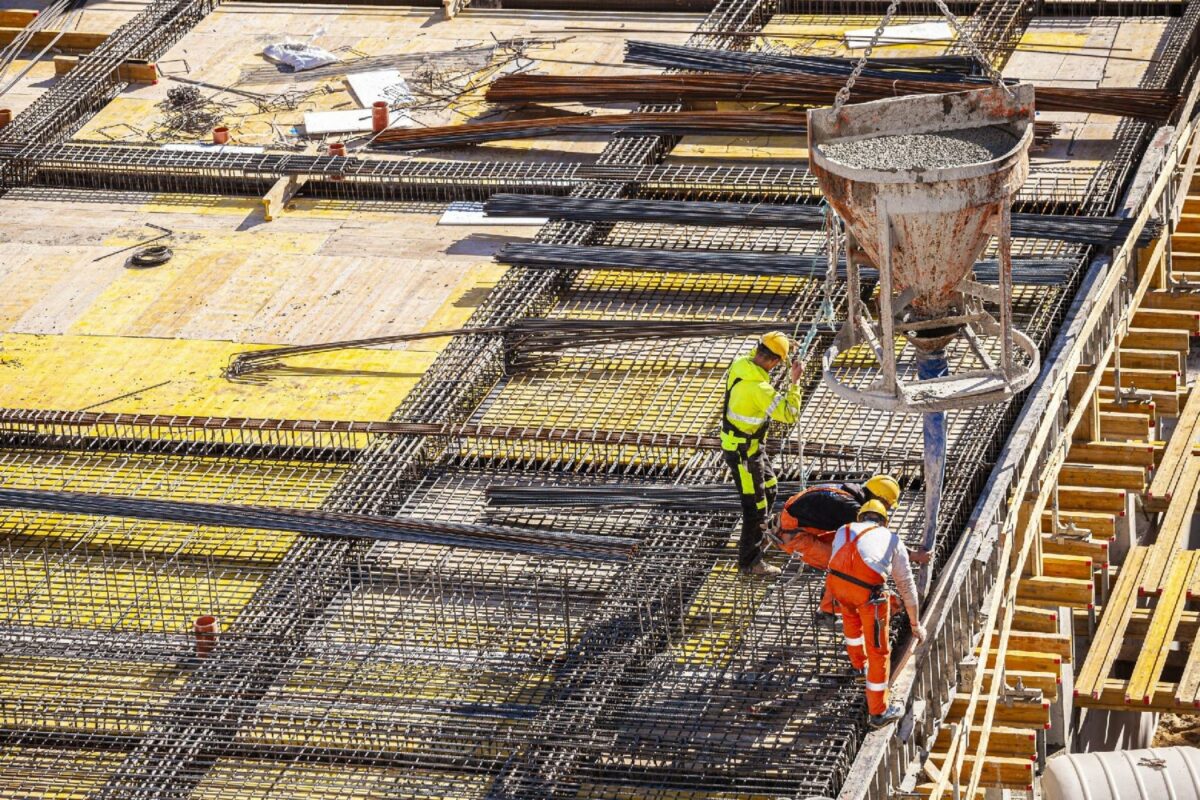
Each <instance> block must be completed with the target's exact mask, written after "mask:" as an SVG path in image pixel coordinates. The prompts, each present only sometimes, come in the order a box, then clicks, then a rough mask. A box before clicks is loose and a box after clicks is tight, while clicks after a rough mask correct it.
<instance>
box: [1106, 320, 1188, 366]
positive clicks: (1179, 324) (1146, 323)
mask: <svg viewBox="0 0 1200 800" xmlns="http://www.w3.org/2000/svg"><path fill="white" fill-rule="evenodd" d="M1130 324H1131V325H1132V326H1133V327H1135V328H1174V329H1176V330H1181V331H1187V332H1188V334H1189V335H1192V336H1195V335H1196V334H1197V333H1200V312H1196V311H1175V310H1171V309H1165V308H1139V309H1138V310H1137V311H1135V312H1134V313H1133V320H1132V322H1131V323H1130ZM1121 365H1122V366H1124V365H1125V364H1124V361H1122V362H1121ZM1131 366H1132V365H1131Z"/></svg>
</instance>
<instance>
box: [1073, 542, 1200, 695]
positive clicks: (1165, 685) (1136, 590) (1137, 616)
mask: <svg viewBox="0 0 1200 800" xmlns="http://www.w3.org/2000/svg"><path fill="white" fill-rule="evenodd" d="M1173 552H1174V555H1173V556H1171V557H1170V558H1169V559H1168V560H1167V566H1166V576H1165V580H1164V581H1163V587H1162V590H1161V592H1159V593H1157V595H1158V596H1157V597H1153V596H1152V597H1151V599H1149V600H1148V601H1144V602H1149V603H1150V605H1151V607H1150V608H1144V607H1139V602H1143V601H1141V600H1139V598H1145V597H1146V595H1147V594H1151V593H1146V592H1143V591H1141V588H1142V585H1143V584H1145V583H1146V582H1147V577H1146V573H1147V572H1148V571H1150V570H1158V569H1159V568H1160V562H1159V561H1158V560H1155V559H1154V558H1153V556H1154V555H1155V546H1150V547H1145V546H1142V547H1135V548H1133V550H1131V551H1130V553H1129V555H1128V556H1127V558H1126V561H1125V564H1124V565H1123V566H1122V568H1121V572H1120V573H1119V574H1118V577H1117V581H1116V583H1115V584H1114V585H1113V587H1112V591H1111V593H1110V595H1109V598H1108V602H1107V604H1106V605H1105V607H1104V608H1103V609H1102V610H1101V613H1100V622H1099V625H1098V626H1097V629H1096V632H1095V635H1094V636H1093V638H1092V643H1091V647H1090V649H1089V651H1088V654H1087V657H1086V658H1085V660H1084V663H1083V666H1082V668H1081V669H1080V670H1079V673H1078V675H1077V676H1076V679H1075V691H1076V703H1077V704H1078V705H1080V706H1084V707H1099V708H1112V707H1117V706H1120V707H1122V708H1127V709H1130V710H1134V709H1143V710H1148V711H1165V710H1171V711H1176V710H1181V709H1182V710H1191V709H1193V708H1195V707H1196V702H1197V692H1200V656H1198V655H1197V652H1198V650H1200V648H1195V647H1193V642H1194V641H1195V638H1196V632H1197V626H1198V623H1200V615H1198V614H1197V613H1196V611H1195V610H1194V609H1188V607H1187V606H1188V603H1189V602H1190V601H1191V600H1193V597H1194V596H1193V595H1192V594H1191V592H1192V590H1193V589H1200V551H1173ZM1181 671H1182V678H1180V679H1178V680H1176V677H1177V676H1178V675H1180V673H1181Z"/></svg>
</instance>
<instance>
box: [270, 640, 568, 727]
mask: <svg viewBox="0 0 1200 800" xmlns="http://www.w3.org/2000/svg"><path fill="white" fill-rule="evenodd" d="M470 652H471V651H469V650H462V651H460V652H459V653H457V654H456V656H457V657H458V659H459V660H458V662H457V663H458V664H461V665H460V666H456V665H455V663H456V662H453V661H451V660H450V659H446V660H445V663H418V662H416V661H413V660H400V659H396V660H373V661H344V660H343V661H334V660H323V659H306V660H305V661H304V662H303V663H301V664H299V665H298V666H297V667H296V670H295V671H294V672H293V673H292V674H290V675H289V676H288V679H287V682H286V683H285V684H284V685H283V686H282V687H281V689H280V690H279V694H278V695H277V696H276V697H274V700H276V701H281V702H286V703H288V704H292V703H295V704H299V705H300V706H304V705H305V704H307V705H308V707H309V708H312V707H314V705H315V704H317V703H322V702H324V703H328V702H335V701H336V702H343V701H345V702H347V704H348V705H352V703H350V702H349V701H346V700H345V699H346V698H354V702H360V703H381V702H385V701H386V702H392V703H395V702H398V701H405V700H409V701H413V700H425V701H427V700H442V701H446V702H447V703H461V704H469V705H474V704H481V705H482V704H495V705H500V704H514V705H522V706H535V705H541V703H542V702H543V701H544V700H545V698H546V693H547V691H548V689H549V688H550V684H551V683H552V677H551V675H550V672H549V670H545V671H543V672H532V671H531V672H524V673H521V672H516V671H510V670H506V671H504V672H500V673H497V672H493V671H491V670H489V669H488V668H487V667H485V666H471V665H470V661H471V659H470ZM400 707H401V708H402V706H400ZM393 713H395V712H393ZM397 716H400V714H397Z"/></svg>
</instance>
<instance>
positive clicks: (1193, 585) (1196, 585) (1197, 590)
mask: <svg viewBox="0 0 1200 800" xmlns="http://www.w3.org/2000/svg"><path fill="white" fill-rule="evenodd" d="M1187 599H1188V600H1197V599H1200V558H1197V559H1196V561H1195V563H1194V564H1193V565H1192V577H1191V579H1190V580H1189V581H1188V588H1187Z"/></svg>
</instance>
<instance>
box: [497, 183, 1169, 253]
mask: <svg viewBox="0 0 1200 800" xmlns="http://www.w3.org/2000/svg"><path fill="white" fill-rule="evenodd" d="M484 211H486V212H487V214H488V215H489V216H493V217H549V218H550V219H561V220H569V221H571V222H638V223H646V224H654V225H715V226H722V227H726V226H727V227H748V228H797V229H809V228H818V227H820V226H821V225H822V224H823V223H824V220H825V210H824V208H823V207H821V206H817V205H802V204H798V203H797V204H782V203H723V202H715V201H704V200H641V199H621V200H610V199H605V198H595V197H548V196H546V195H536V194H497V195H493V196H492V197H491V198H490V199H489V200H488V201H487V203H485V204H484ZM1132 227H1133V220H1131V219H1126V218H1121V217H1078V216H1072V215H1068V214H1024V213H1014V214H1013V215H1012V235H1013V236H1016V237H1021V238H1026V239H1052V240H1055V241H1061V242H1073V243H1076V244H1089V245H1098V246H1112V245H1116V244H1118V243H1120V242H1123V241H1125V237H1126V236H1128V234H1129V231H1130V229H1131V228H1132ZM1161 227H1162V226H1161V223H1155V224H1154V225H1148V226H1147V229H1146V230H1145V231H1143V233H1142V239H1144V240H1145V241H1142V243H1143V244H1145V242H1148V241H1150V240H1151V239H1153V238H1155V237H1157V236H1158V235H1159V231H1160V230H1161ZM1139 241H1141V240H1139Z"/></svg>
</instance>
